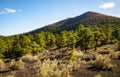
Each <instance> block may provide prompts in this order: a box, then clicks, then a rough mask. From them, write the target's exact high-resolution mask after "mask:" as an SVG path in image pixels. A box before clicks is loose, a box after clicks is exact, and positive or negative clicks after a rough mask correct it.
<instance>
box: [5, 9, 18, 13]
mask: <svg viewBox="0 0 120 77" xmlns="http://www.w3.org/2000/svg"><path fill="white" fill-rule="evenodd" d="M5 11H6V12H7V13H15V12H16V10H15V9H10V8H5Z"/></svg>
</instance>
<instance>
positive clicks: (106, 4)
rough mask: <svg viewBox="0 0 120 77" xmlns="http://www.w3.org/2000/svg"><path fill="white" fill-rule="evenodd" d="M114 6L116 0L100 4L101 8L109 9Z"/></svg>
mask: <svg viewBox="0 0 120 77" xmlns="http://www.w3.org/2000/svg"><path fill="white" fill-rule="evenodd" d="M114 6H115V3H114V2H110V3H102V5H100V6H99V8H102V9H108V8H113V7H114Z"/></svg>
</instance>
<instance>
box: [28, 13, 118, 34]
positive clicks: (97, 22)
mask: <svg viewBox="0 0 120 77" xmlns="http://www.w3.org/2000/svg"><path fill="white" fill-rule="evenodd" d="M79 24H83V25H85V26H101V25H105V24H109V25H120V18H117V17H113V16H108V15H104V14H100V13H96V12H91V11H88V12H86V13H84V14H82V15H80V16H76V17H73V18H67V19H65V20H62V21H59V22H56V23H53V24H50V25H48V26H45V27H42V28H40V29H36V30H33V31H31V32H29V33H30V34H35V33H39V32H41V31H45V32H46V31H47V32H60V31H62V30H75V29H76V28H77V27H78V26H79Z"/></svg>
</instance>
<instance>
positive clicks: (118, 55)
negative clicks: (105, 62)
mask: <svg viewBox="0 0 120 77" xmlns="http://www.w3.org/2000/svg"><path fill="white" fill-rule="evenodd" d="M109 57H110V58H112V59H120V52H119V51H117V52H115V51H114V52H111V53H110V54H109Z"/></svg>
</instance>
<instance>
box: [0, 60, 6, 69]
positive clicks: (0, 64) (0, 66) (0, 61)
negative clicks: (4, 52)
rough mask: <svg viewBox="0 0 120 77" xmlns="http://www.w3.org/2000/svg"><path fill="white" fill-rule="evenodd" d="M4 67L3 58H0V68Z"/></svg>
mask: <svg viewBox="0 0 120 77" xmlns="http://www.w3.org/2000/svg"><path fill="white" fill-rule="evenodd" d="M3 68H5V63H4V62H3V60H1V59H0V69H3Z"/></svg>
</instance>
